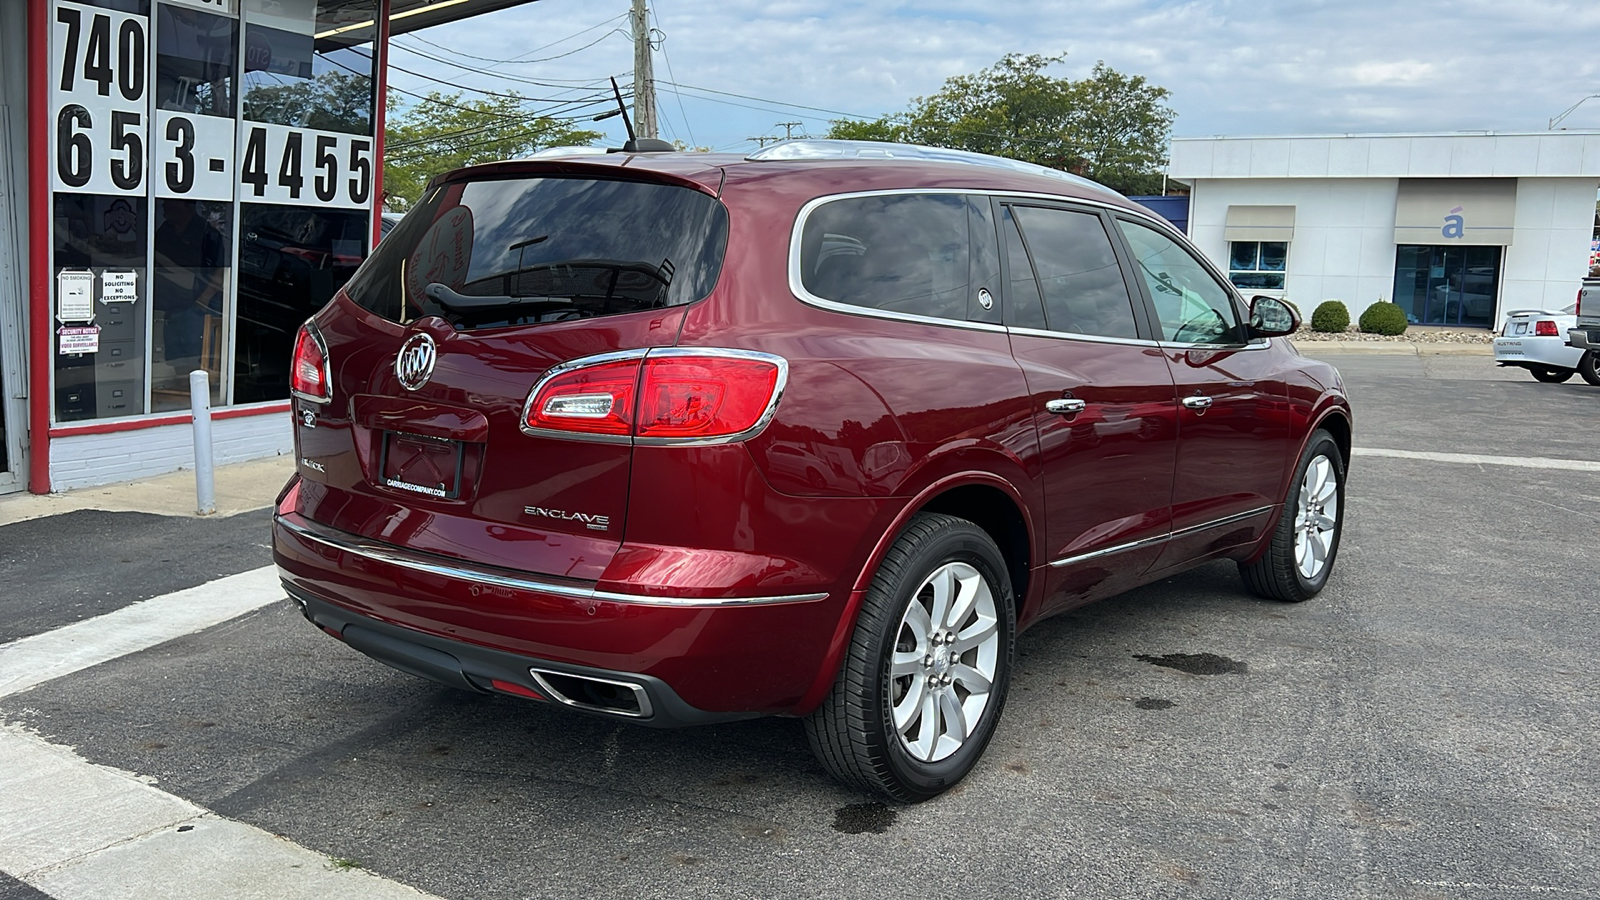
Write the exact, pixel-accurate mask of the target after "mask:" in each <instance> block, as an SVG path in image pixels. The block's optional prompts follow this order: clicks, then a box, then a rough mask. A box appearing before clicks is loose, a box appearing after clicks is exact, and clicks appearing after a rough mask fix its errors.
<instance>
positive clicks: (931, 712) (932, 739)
mask: <svg viewBox="0 0 1600 900" xmlns="http://www.w3.org/2000/svg"><path fill="white" fill-rule="evenodd" d="M942 733H944V727H943V723H941V722H940V721H939V698H938V697H936V696H934V693H933V691H926V692H924V693H923V695H922V724H921V727H919V728H918V729H917V740H916V742H915V743H913V744H912V745H911V753H912V755H913V756H915V757H917V758H918V759H920V760H922V761H924V762H929V761H932V759H933V754H934V751H936V750H938V749H939V735H940V734H942Z"/></svg>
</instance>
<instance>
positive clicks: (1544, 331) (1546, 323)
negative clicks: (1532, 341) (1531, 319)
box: [1533, 319, 1561, 337]
mask: <svg viewBox="0 0 1600 900" xmlns="http://www.w3.org/2000/svg"><path fill="white" fill-rule="evenodd" d="M1533 333H1534V334H1535V335H1538V336H1539V337H1558V336H1560V334H1561V333H1560V332H1559V331H1556V323H1554V322H1552V321H1550V320H1549V319H1540V320H1539V321H1537V322H1535V323H1533Z"/></svg>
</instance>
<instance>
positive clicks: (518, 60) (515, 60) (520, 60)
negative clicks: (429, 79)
mask: <svg viewBox="0 0 1600 900" xmlns="http://www.w3.org/2000/svg"><path fill="white" fill-rule="evenodd" d="M627 17H628V14H627V13H618V14H617V15H614V16H612V17H611V18H609V19H606V20H605V21H604V22H600V23H598V24H595V25H590V26H589V27H588V28H585V29H583V30H582V31H577V32H574V33H572V34H569V35H567V36H566V37H564V38H562V39H561V40H559V41H551V42H550V43H548V44H544V45H543V46H539V47H535V48H533V49H532V50H529V51H528V52H527V53H525V54H523V55H522V56H520V57H512V58H511V59H491V58H489V57H487V56H473V55H472V54H471V53H465V52H463V51H460V50H456V49H454V48H453V47H446V46H444V45H443V44H436V43H434V42H433V41H430V40H428V39H427V38H425V37H422V36H421V35H419V34H416V33H414V32H413V33H411V34H409V35H406V36H407V37H409V38H412V39H415V40H418V41H421V42H422V43H424V44H427V45H428V46H430V47H436V48H438V49H440V50H444V51H446V52H448V53H454V54H456V55H457V56H464V57H466V58H468V59H475V60H478V61H479V62H487V63H494V64H495V65H500V66H509V65H529V64H532V63H537V62H547V61H548V60H542V59H526V58H525V57H528V56H531V55H533V54H535V53H538V52H539V51H540V50H548V49H550V48H551V47H554V46H555V45H557V44H564V43H566V42H567V41H570V40H572V39H573V38H575V37H578V36H580V35H584V34H588V33H589V32H591V31H593V30H595V29H596V28H603V27H605V26H607V25H610V24H611V23H612V22H615V21H617V20H618V19H625V18H627ZM607 36H608V37H609V35H607ZM589 46H593V44H591V45H589ZM579 49H583V48H581V47H580V48H579ZM550 59H559V57H550Z"/></svg>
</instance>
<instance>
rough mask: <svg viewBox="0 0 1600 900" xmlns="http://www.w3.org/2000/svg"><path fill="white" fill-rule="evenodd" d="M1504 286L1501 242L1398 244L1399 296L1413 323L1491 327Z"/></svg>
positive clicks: (1396, 292) (1396, 278) (1396, 291)
mask: <svg viewBox="0 0 1600 900" xmlns="http://www.w3.org/2000/svg"><path fill="white" fill-rule="evenodd" d="M1499 288H1500V248H1499V247H1461V246H1457V247H1433V246H1426V245H1418V244H1401V245H1400V246H1398V247H1396V248H1395V263H1394V302H1395V303H1397V304H1399V306H1400V308H1401V309H1403V310H1405V311H1406V321H1408V322H1410V323H1411V324H1413V325H1466V326H1469V327H1473V328H1488V327H1490V326H1491V325H1492V324H1493V323H1494V307H1495V299H1496V298H1497V297H1498V296H1499Z"/></svg>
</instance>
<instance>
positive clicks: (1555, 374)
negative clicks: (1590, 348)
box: [1528, 369, 1576, 384]
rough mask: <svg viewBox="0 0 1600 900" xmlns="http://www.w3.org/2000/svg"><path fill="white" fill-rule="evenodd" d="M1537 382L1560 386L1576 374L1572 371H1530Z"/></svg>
mask: <svg viewBox="0 0 1600 900" xmlns="http://www.w3.org/2000/svg"><path fill="white" fill-rule="evenodd" d="M1528 371H1529V372H1530V373H1532V374H1533V378H1534V380H1535V381H1538V382H1541V383H1543V384H1560V383H1561V382H1563V381H1566V380H1567V379H1568V378H1571V377H1572V376H1573V375H1575V374H1576V373H1575V372H1574V371H1573V370H1572V369H1529V370H1528Z"/></svg>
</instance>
